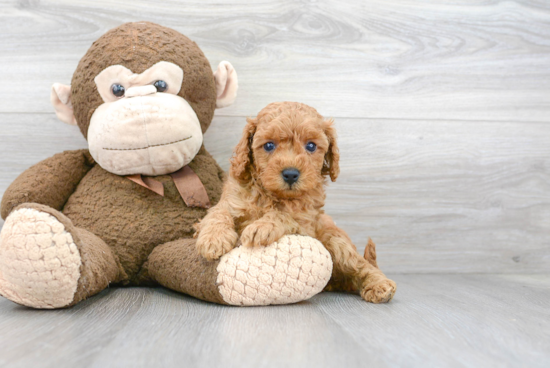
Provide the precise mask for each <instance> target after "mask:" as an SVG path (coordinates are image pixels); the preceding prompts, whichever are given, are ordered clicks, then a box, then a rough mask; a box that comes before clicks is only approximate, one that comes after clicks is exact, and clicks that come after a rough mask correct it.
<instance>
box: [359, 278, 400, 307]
mask: <svg viewBox="0 0 550 368" xmlns="http://www.w3.org/2000/svg"><path fill="white" fill-rule="evenodd" d="M396 289H397V286H396V285H395V282H393V281H392V280H390V279H384V280H382V281H378V282H375V283H372V284H368V285H367V286H365V287H364V288H363V290H361V297H362V298H363V299H365V300H366V301H367V302H371V303H376V304H378V303H387V302H389V301H390V300H392V298H393V295H394V294H395V290H396Z"/></svg>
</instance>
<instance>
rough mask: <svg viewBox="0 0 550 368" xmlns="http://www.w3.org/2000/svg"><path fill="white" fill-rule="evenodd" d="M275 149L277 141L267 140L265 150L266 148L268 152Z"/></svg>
mask: <svg viewBox="0 0 550 368" xmlns="http://www.w3.org/2000/svg"><path fill="white" fill-rule="evenodd" d="M274 149H275V143H273V142H267V143H266V144H264V150H266V152H271V151H273V150H274Z"/></svg>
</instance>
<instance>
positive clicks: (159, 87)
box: [153, 80, 168, 92]
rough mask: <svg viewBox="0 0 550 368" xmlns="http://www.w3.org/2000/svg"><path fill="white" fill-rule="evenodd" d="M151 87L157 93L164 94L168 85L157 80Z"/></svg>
mask: <svg viewBox="0 0 550 368" xmlns="http://www.w3.org/2000/svg"><path fill="white" fill-rule="evenodd" d="M153 86H155V87H156V88H157V92H164V91H166V90H167V89H168V84H166V82H165V81H163V80H158V81H156V82H155V83H153Z"/></svg>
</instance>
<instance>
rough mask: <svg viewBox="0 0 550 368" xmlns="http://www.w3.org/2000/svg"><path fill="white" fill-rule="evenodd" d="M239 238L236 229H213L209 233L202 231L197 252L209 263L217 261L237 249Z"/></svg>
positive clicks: (198, 239)
mask: <svg viewBox="0 0 550 368" xmlns="http://www.w3.org/2000/svg"><path fill="white" fill-rule="evenodd" d="M238 238H239V236H238V235H237V233H236V232H235V230H234V229H230V228H223V227H221V228H213V229H211V230H209V231H205V230H204V229H202V231H201V232H200V233H199V235H198V237H197V244H196V246H197V251H198V252H199V254H200V255H201V256H203V257H204V258H206V259H207V260H209V261H213V260H216V259H218V258H220V257H221V256H223V255H224V254H225V253H227V252H229V251H230V250H231V249H233V248H235V244H237V239H238Z"/></svg>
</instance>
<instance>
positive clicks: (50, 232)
mask: <svg viewBox="0 0 550 368" xmlns="http://www.w3.org/2000/svg"><path fill="white" fill-rule="evenodd" d="M80 265H81V259H80V253H79V251H78V249H77V247H76V244H75V243H74V241H73V237H72V236H71V234H70V233H68V232H67V231H66V230H65V227H64V226H63V224H62V223H61V222H59V221H58V220H57V219H56V218H55V217H54V216H52V215H50V214H47V213H45V212H40V211H37V210H35V209H29V208H22V209H18V210H16V211H14V212H12V213H11V214H10V215H9V216H8V218H7V219H6V222H5V224H4V227H3V228H2V233H1V234H0V294H1V295H3V296H5V297H6V298H8V299H10V300H12V301H14V302H16V303H18V304H22V305H26V306H29V307H33V308H45V309H51V308H61V307H65V306H67V305H69V304H70V303H71V302H72V300H73V298H74V294H75V292H76V288H77V285H78V279H79V277H80Z"/></svg>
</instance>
